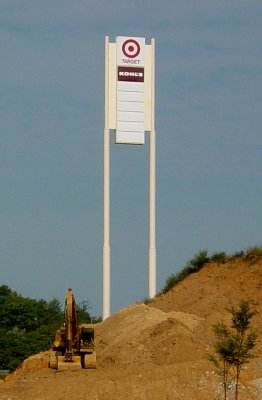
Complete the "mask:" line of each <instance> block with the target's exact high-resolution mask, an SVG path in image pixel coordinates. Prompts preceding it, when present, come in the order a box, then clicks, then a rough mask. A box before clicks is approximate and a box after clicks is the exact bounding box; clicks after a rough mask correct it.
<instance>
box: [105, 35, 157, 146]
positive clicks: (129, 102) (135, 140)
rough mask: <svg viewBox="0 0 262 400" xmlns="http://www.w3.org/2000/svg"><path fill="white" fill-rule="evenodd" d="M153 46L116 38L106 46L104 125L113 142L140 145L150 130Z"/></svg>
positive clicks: (132, 38)
mask: <svg viewBox="0 0 262 400" xmlns="http://www.w3.org/2000/svg"><path fill="white" fill-rule="evenodd" d="M153 54H154V53H153V46H152V44H151V45H146V44H145V38H139V37H126V36H117V38H116V43H109V42H108V44H107V47H106V96H105V104H106V106H105V107H106V115H107V118H106V121H107V122H106V126H108V128H109V129H114V130H115V141H116V143H127V144H144V142H145V131H151V129H152V115H153V114H152V110H153V107H154V102H153V97H154V96H153V88H154V82H153V72H152V71H153V64H154V55H153Z"/></svg>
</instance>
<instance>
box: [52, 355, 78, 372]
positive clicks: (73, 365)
mask: <svg viewBox="0 0 262 400" xmlns="http://www.w3.org/2000/svg"><path fill="white" fill-rule="evenodd" d="M57 359H58V363H57V364H58V367H57V369H58V371H65V370H78V369H82V364H81V357H80V356H72V358H71V360H70V361H68V360H66V359H65V357H64V356H58V357H57Z"/></svg>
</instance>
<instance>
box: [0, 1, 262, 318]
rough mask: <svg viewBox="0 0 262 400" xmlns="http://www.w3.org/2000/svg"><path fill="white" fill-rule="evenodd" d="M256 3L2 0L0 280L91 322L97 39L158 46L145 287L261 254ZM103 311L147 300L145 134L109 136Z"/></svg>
mask: <svg viewBox="0 0 262 400" xmlns="http://www.w3.org/2000/svg"><path fill="white" fill-rule="evenodd" d="M261 22H262V2H261V0H249V1H246V0H245V1H243V0H238V1H235V0H220V1H215V0H198V1H193V0H162V1H158V0H151V1H149V0H144V1H143V2H141V1H137V0H133V1H132V2H128V1H126V0H123V1H120V0H111V1H108V0H106V1H105V0H99V1H93V0H74V1H69V0H56V1H53V0H45V1H42V0H0V284H5V285H8V286H9V287H10V288H11V289H13V290H15V291H17V292H18V293H20V294H22V295H23V296H25V297H31V298H35V299H40V298H43V299H45V300H47V301H49V300H51V299H52V298H54V297H55V298H58V299H59V300H60V301H61V303H63V302H64V298H65V293H66V289H67V288H68V287H71V288H72V289H73V291H74V294H75V297H76V300H77V301H78V302H81V301H86V300H88V302H89V305H90V312H91V314H93V315H96V316H98V315H102V247H103V129H104V37H105V36H109V38H110V41H111V42H114V41H115V38H116V36H128V37H129V36H130V37H145V38H146V43H148V44H149V43H150V39H151V38H155V44H156V82H155V84H156V157H157V162H156V175H157V177H156V210H157V211H156V243H157V291H159V290H161V289H162V287H163V286H164V284H165V280H166V278H167V277H168V276H169V275H171V274H173V273H176V272H178V271H179V270H181V269H182V268H183V267H184V266H185V264H186V262H187V261H188V260H189V259H191V258H192V257H193V256H194V255H195V254H196V253H197V252H198V251H200V250H203V249H206V250H208V252H209V254H212V253H214V252H218V251H225V252H227V253H234V252H236V251H240V250H245V249H247V248H248V247H250V246H253V245H257V244H258V245H261V244H262V228H261V226H262V207H261V199H262V184H261V180H262V157H261V154H262V135H261V127H262V59H261V54H262V23H261ZM110 152H111V156H110V163H111V171H110V176H111V194H110V200H111V209H110V217H111V224H110V232H111V236H110V246H111V312H112V313H113V312H115V311H117V310H118V309H120V308H122V307H124V306H126V305H128V304H132V303H134V302H135V301H139V300H143V299H145V298H146V297H147V296H148V283H147V281H148V186H149V171H148V165H149V134H148V133H147V134H146V142H145V145H142V146H129V145H116V144H115V143H114V133H113V132H111V134H110Z"/></svg>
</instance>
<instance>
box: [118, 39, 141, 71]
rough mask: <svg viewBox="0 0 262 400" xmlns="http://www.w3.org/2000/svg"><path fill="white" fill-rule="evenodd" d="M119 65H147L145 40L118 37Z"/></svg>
mask: <svg viewBox="0 0 262 400" xmlns="http://www.w3.org/2000/svg"><path fill="white" fill-rule="evenodd" d="M116 46H117V65H132V66H134V67H135V66H138V67H144V65H145V38H139V37H127V36H117V38H116Z"/></svg>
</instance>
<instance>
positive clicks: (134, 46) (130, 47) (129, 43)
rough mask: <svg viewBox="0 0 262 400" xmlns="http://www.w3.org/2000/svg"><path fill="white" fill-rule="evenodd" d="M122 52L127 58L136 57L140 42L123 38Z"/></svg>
mask: <svg viewBox="0 0 262 400" xmlns="http://www.w3.org/2000/svg"><path fill="white" fill-rule="evenodd" d="M122 52H123V54H124V55H125V56H126V57H127V58H136V57H137V56H138V55H139V54H140V44H139V43H138V42H137V41H136V40H135V39H128V40H125V41H124V43H123V44H122Z"/></svg>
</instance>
